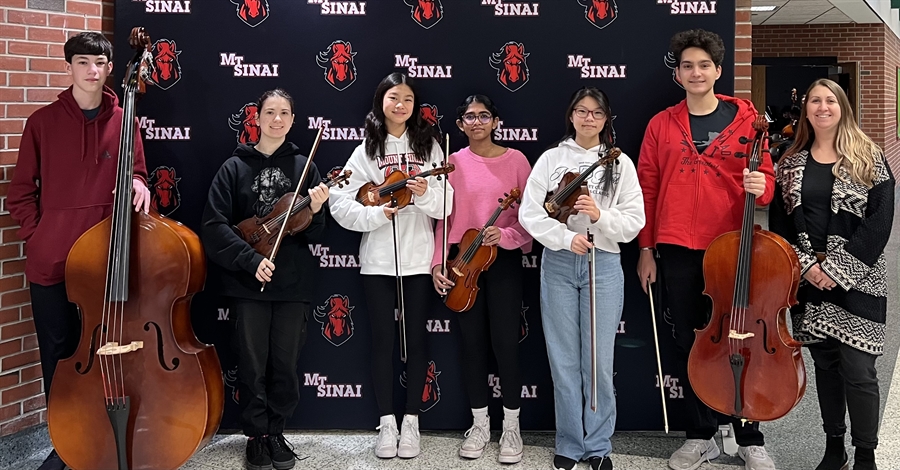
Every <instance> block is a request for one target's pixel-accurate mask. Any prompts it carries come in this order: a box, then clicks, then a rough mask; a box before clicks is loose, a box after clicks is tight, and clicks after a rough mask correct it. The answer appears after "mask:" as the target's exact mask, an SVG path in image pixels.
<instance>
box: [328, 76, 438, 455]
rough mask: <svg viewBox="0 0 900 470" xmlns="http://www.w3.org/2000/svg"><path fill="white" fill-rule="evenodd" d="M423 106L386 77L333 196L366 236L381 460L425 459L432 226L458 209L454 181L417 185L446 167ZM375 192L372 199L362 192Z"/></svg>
mask: <svg viewBox="0 0 900 470" xmlns="http://www.w3.org/2000/svg"><path fill="white" fill-rule="evenodd" d="M420 103H421V98H420V96H419V94H418V93H417V92H416V90H415V85H414V84H413V82H412V80H410V79H409V78H408V77H407V76H406V75H405V74H402V73H399V72H396V73H392V74H390V75H388V76H387V77H385V78H384V79H383V80H382V81H381V83H379V84H378V87H377V88H376V89H375V97H374V99H373V102H372V110H371V111H370V112H369V114H368V115H367V116H366V124H365V127H366V138H365V140H364V141H363V142H362V143H361V144H360V145H359V146H358V147H357V148H356V150H354V151H353V154H351V155H350V159H349V160H348V161H347V164H346V165H345V166H344V169H345V170H351V171H352V175H353V176H352V178H351V179H350V182H349V183H348V184H347V185H345V186H344V187H343V188H335V189H334V190H333V191H332V192H331V215H332V216H333V217H334V220H336V221H337V222H338V223H339V224H340V225H341V226H342V227H344V228H346V229H349V230H353V231H356V232H363V235H362V241H361V242H360V247H359V260H360V266H361V269H360V274H362V275H363V276H362V278H363V289H364V291H365V294H366V305H367V308H368V312H369V315H370V317H369V323H370V324H371V325H372V380H373V382H374V386H375V400H376V401H377V402H378V412H379V414H380V416H381V420H380V424H379V426H378V429H379V430H380V432H379V434H378V440H377V442H376V444H375V455H376V456H378V457H380V458H393V457H396V456H398V455H399V456H400V457H401V458H413V457H415V456H417V455H419V417H418V416H419V408H421V406H422V387H424V384H425V377H426V368H427V364H426V362H425V358H426V354H427V350H426V343H425V337H426V336H425V335H426V333H427V332H426V329H425V323H426V320H427V316H428V308H429V305H430V302H431V301H432V298H431V296H430V295H429V292H430V291H431V276H429V273H430V268H431V265H430V263H431V258H432V255H433V254H434V236H433V233H434V232H433V228H432V227H433V223H434V219H440V218H442V217H443V216H444V215H445V213H446V214H449V213H450V210H451V207H452V201H453V188H452V187H450V186H449V185H446V181H438V180H437V179H436V178H428V179H425V178H423V177H421V176H417V175H420V174H423V173H425V171H426V170H429V171H431V168H432V165H435V166H436V165H437V164H439V163H440V162H441V161H443V159H444V156H443V154H442V152H441V149H440V146H439V145H438V144H437V142H436V140H435V135H434V130H433V128H432V127H431V125H429V124H428V123H427V122H425V120H424V119H422V116H421V114H420V112H419V106H420ZM366 183H370V184H367V186H369V187H372V191H368V190H367V189H365V188H364V187H363V185H364V184H366ZM445 185H446V187H447V194H446V195H445V194H444V187H445ZM359 193H363V194H359ZM445 196H446V197H445ZM382 198H384V199H382ZM385 199H386V201H385ZM445 200H446V201H447V207H446V211H445V208H444V201H445ZM407 203H408V205H407ZM398 259H399V263H398V262H397V260H398ZM398 297H399V298H398ZM395 307H396V308H397V309H398V310H399V312H400V324H401V329H405V332H404V333H402V334H401V339H400V341H401V358H402V359H406V361H407V363H406V373H407V378H408V382H407V383H408V384H409V385H408V387H407V393H406V407H405V414H404V416H403V424H402V429H401V430H400V433H399V439H400V444H399V446H398V444H397V439H398V432H397V421H396V418H395V416H394V407H393V405H392V401H393V383H394V380H395V379H394V377H396V376H395V375H394V371H393V369H394V367H393V358H392V352H393V350H394V338H395V329H394V328H395V321H394V318H395V317H394V308H395ZM404 352H405V357H404V354H403V353H404Z"/></svg>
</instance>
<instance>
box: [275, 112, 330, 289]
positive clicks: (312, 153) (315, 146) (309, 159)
mask: <svg viewBox="0 0 900 470" xmlns="http://www.w3.org/2000/svg"><path fill="white" fill-rule="evenodd" d="M324 130H325V126H322V127H320V128H319V132H318V133H317V134H316V140H314V141H313V146H312V150H310V151H309V157H307V159H306V166H304V167H303V173H302V174H301V175H300V181H298V182H297V189H295V190H294V195H293V196H291V204H290V205H288V210H287V214H285V216H284V221H283V222H281V228H280V229H279V230H278V236H277V237H275V247H274V248H272V254H271V255H269V261H272V262H274V261H275V255H276V254H278V247H279V246H281V239H282V237H283V236H284V228H285V227H287V223H288V219H290V218H291V211H293V210H294V203H295V202H297V196H298V195H299V194H300V189H302V188H303V183H304V182H305V181H306V175H307V174H308V173H309V166H310V165H311V164H312V161H313V157H315V156H316V150H317V149H318V148H319V142H320V141H321V140H322V131H324ZM265 288H266V281H263V282H262V287H260V288H259V291H260V292H262V291H263V290H265Z"/></svg>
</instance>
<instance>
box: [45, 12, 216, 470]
mask: <svg viewBox="0 0 900 470" xmlns="http://www.w3.org/2000/svg"><path fill="white" fill-rule="evenodd" d="M130 42H131V44H132V46H133V47H135V48H136V49H137V53H136V54H135V56H134V58H133V59H132V60H131V62H129V64H128V66H127V70H126V72H125V91H124V99H123V108H124V115H123V117H122V130H121V134H120V142H119V154H118V167H117V171H116V182H115V196H114V197H113V207H112V214H111V215H110V216H109V217H107V218H106V219H104V220H103V221H101V222H100V223H98V224H97V225H95V226H93V227H91V228H90V229H89V230H88V231H87V232H85V233H84V234H83V235H82V236H81V237H80V238H79V239H78V240H77V241H76V242H75V245H74V246H73V247H72V249H71V251H70V252H69V256H68V258H67V260H66V270H65V279H66V292H67V294H68V296H69V300H70V301H71V302H73V303H75V304H77V305H78V309H79V310H80V312H81V322H82V326H81V338H80V340H79V343H78V349H77V350H76V351H75V354H74V355H72V357H70V358H68V359H63V360H61V361H59V364H58V366H57V368H56V373H55V375H54V377H53V383H52V386H51V390H50V400H49V403H48V404H47V409H48V411H47V422H48V427H49V431H50V438H51V440H52V441H53V446H54V447H55V448H56V450H57V452H58V453H59V456H60V458H61V459H62V460H63V461H64V462H65V463H66V464H67V465H68V466H69V467H71V468H72V469H74V470H112V469H118V470H137V469H147V470H149V469H154V470H162V469H176V468H179V467H181V466H182V465H183V464H184V463H185V462H186V461H187V460H188V459H190V458H191V456H192V455H193V454H194V453H195V452H196V451H197V450H199V449H200V448H202V447H203V446H204V445H206V444H207V443H208V442H209V441H210V439H211V438H212V436H213V435H214V434H215V432H216V430H217V429H218V428H219V423H220V422H221V420H222V406H223V404H224V383H223V379H222V369H221V366H220V365H219V359H218V356H217V355H216V351H215V349H214V348H213V347H212V346H209V345H206V344H203V343H201V342H200V341H199V340H198V339H197V337H196V336H195V335H194V331H193V329H192V328H191V314H190V305H191V297H192V296H193V295H194V294H195V293H196V292H198V291H199V290H200V289H202V288H203V283H204V281H205V278H206V259H205V257H204V254H203V248H202V247H201V244H200V239H199V238H198V237H197V235H196V234H195V233H194V232H192V231H191V230H189V229H188V228H187V227H185V226H183V225H182V224H180V223H178V222H176V221H174V220H171V219H167V218H163V217H161V216H160V215H159V214H157V213H155V212H151V213H149V214H145V213H144V212H135V211H134V210H132V207H131V192H132V176H133V161H134V145H135V139H134V133H135V130H136V128H135V95H136V93H137V90H138V88H142V87H141V85H143V83H142V82H141V78H142V69H143V68H144V67H145V66H146V64H147V63H150V61H151V60H152V56H151V55H150V38H149V37H147V36H146V34H144V30H143V28H134V29H133V30H132V32H131V37H130Z"/></svg>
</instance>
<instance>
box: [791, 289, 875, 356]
mask: <svg viewBox="0 0 900 470" xmlns="http://www.w3.org/2000/svg"><path fill="white" fill-rule="evenodd" d="M791 322H792V324H793V328H794V331H793V333H792V336H793V337H794V339H796V340H797V341H800V342H802V343H804V344H812V343H818V342H821V341H823V340H825V338H826V337H828V336H830V337H832V338H835V339H837V340H838V341H840V342H842V343H844V344H846V345H848V346H851V347H853V348H855V349H859V350H860V351H865V352H867V353H869V354H874V355H876V356H880V355H882V354H884V334H885V324H884V323H877V322H873V321H870V320H866V319H865V318H862V317H858V316H856V315H853V314H852V313H850V312H848V311H846V310H844V309H842V308H841V307H838V306H837V305H834V304H832V303H830V302H822V303H821V304H820V305H813V304H810V303H807V304H806V308H805V311H804V312H803V313H802V314H792V315H791Z"/></svg>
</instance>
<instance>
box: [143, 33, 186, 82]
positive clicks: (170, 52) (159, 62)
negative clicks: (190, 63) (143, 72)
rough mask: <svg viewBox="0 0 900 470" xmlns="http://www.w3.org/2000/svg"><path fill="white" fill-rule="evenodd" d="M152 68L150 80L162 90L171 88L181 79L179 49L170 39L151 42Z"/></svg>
mask: <svg viewBox="0 0 900 470" xmlns="http://www.w3.org/2000/svg"><path fill="white" fill-rule="evenodd" d="M152 52H153V65H152V66H151V68H152V69H153V71H152V72H150V80H152V81H153V83H155V84H156V86H158V87H160V88H162V89H163V90H168V89H169V88H172V86H173V85H175V84H176V83H178V80H181V64H180V63H178V55H179V54H181V51H179V50H178V47H177V46H176V45H175V41H173V40H171V39H160V40H158V41H156V42H155V43H153V48H152Z"/></svg>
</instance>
